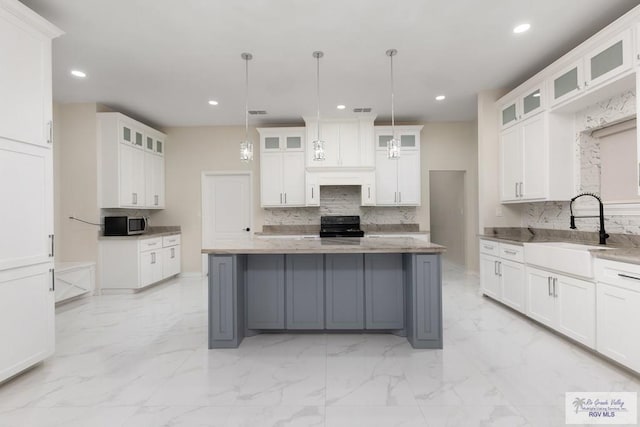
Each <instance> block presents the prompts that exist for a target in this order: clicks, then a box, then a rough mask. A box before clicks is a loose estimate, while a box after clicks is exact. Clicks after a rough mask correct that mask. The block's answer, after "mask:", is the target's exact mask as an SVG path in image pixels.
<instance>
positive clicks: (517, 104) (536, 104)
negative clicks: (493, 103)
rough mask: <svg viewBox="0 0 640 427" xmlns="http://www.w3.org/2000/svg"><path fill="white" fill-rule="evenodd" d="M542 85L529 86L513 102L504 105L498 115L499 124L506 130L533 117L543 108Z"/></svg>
mask: <svg viewBox="0 0 640 427" xmlns="http://www.w3.org/2000/svg"><path fill="white" fill-rule="evenodd" d="M543 88H544V85H543V83H540V84H539V85H536V86H531V87H530V89H528V90H526V91H524V92H523V94H522V95H521V96H519V97H518V98H516V99H515V100H514V101H510V102H507V103H505V105H504V106H503V107H502V111H501V113H500V124H501V126H502V129H506V128H508V127H510V126H512V125H514V124H516V123H518V122H520V121H522V120H524V119H526V118H528V117H531V116H534V115H536V114H538V113H539V112H541V111H542V110H543V108H544V90H543Z"/></svg>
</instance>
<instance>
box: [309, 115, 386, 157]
mask: <svg viewBox="0 0 640 427" xmlns="http://www.w3.org/2000/svg"><path fill="white" fill-rule="evenodd" d="M304 120H305V123H306V135H307V145H308V149H307V150H306V152H307V155H306V167H307V168H320V169H322V168H373V167H374V157H375V156H374V146H373V144H374V142H373V117H362V118H358V119H340V120H338V119H336V120H330V119H327V120H321V121H320V139H321V140H322V141H324V148H325V160H322V161H315V160H313V147H312V145H311V144H312V143H313V141H314V140H316V139H317V138H318V134H317V132H318V122H317V120H316V119H315V118H305V119H304Z"/></svg>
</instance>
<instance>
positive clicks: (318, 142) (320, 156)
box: [313, 51, 325, 161]
mask: <svg viewBox="0 0 640 427" xmlns="http://www.w3.org/2000/svg"><path fill="white" fill-rule="evenodd" d="M323 56H324V53H322V52H320V51H316V52H313V57H314V58H316V101H317V107H318V108H317V126H318V132H317V134H316V139H315V140H314V141H313V160H315V161H323V160H324V159H325V156H324V141H323V140H322V139H320V58H322V57H323Z"/></svg>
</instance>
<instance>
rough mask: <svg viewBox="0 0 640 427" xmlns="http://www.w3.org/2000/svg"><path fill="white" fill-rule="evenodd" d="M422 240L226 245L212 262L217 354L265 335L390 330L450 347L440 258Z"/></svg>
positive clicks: (422, 343) (212, 342)
mask: <svg viewBox="0 0 640 427" xmlns="http://www.w3.org/2000/svg"><path fill="white" fill-rule="evenodd" d="M444 251H445V248H444V247H442V246H440V245H436V244H433V243H430V242H428V241H426V240H423V239H419V238H413V237H378V238H367V237H364V238H353V237H349V238H323V239H319V238H305V237H288V238H281V237H277V238H276V237H274V238H265V237H261V238H253V239H251V240H246V241H236V240H228V241H219V242H217V243H216V244H215V246H214V247H210V248H204V249H203V250H202V253H204V254H208V256H209V297H208V309H209V348H236V347H238V346H239V345H240V343H241V342H242V340H243V339H244V338H245V337H249V336H253V335H256V334H259V333H263V332H285V331H286V332H290V331H326V332H332V331H336V332H337V331H352V332H355V331H357V332H388V333H394V334H397V335H401V336H406V337H407V340H408V341H409V342H410V343H411V345H412V346H413V347H414V348H442V274H441V260H440V256H441V253H442V252H444Z"/></svg>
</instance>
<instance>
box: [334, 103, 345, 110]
mask: <svg viewBox="0 0 640 427" xmlns="http://www.w3.org/2000/svg"><path fill="white" fill-rule="evenodd" d="M336 108H337V109H338V110H344V109H345V108H347V106H346V105H342V104H340V105H338V106H337V107H336Z"/></svg>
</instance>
